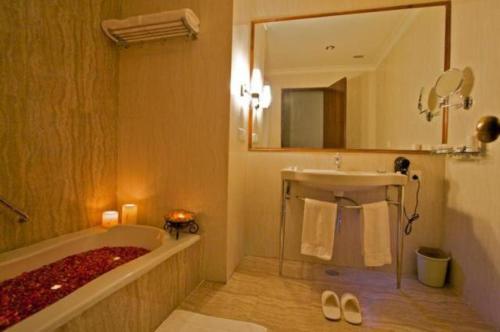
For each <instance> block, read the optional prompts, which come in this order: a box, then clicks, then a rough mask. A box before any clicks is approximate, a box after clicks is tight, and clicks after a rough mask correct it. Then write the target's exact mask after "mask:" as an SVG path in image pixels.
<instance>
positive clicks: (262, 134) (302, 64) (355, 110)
mask: <svg viewBox="0 0 500 332" xmlns="http://www.w3.org/2000/svg"><path fill="white" fill-rule="evenodd" d="M251 43H252V44H251V51H250V52H251V56H250V58H251V65H252V83H251V87H250V89H248V90H249V91H248V92H249V93H253V94H252V96H253V98H254V99H256V101H255V102H252V105H251V107H250V112H249V117H250V118H249V129H250V130H249V147H250V149H251V150H270V151H276V150H305V151H310V150H319V151H321V150H323V149H335V150H373V151H381V150H407V151H409V150H424V151H425V150H428V149H430V147H431V146H433V145H437V144H441V143H446V140H447V125H448V124H447V116H448V114H447V112H443V113H442V114H441V116H442V119H441V120H442V121H432V122H428V121H426V119H425V116H422V115H421V114H419V111H418V109H417V103H418V97H419V93H420V90H421V88H422V87H423V86H426V85H427V86H428V85H429V84H432V83H433V81H434V80H435V78H436V77H438V76H439V74H440V73H442V72H443V71H445V70H447V69H448V68H449V58H450V54H449V52H450V3H449V2H440V3H433V4H422V5H408V6H399V7H390V8H376V9H369V10H363V11H356V12H345V13H330V14H320V15H312V16H304V17H285V18H273V19H263V20H258V21H254V22H252V41H251ZM255 86H259V87H258V88H255ZM263 86H265V88H262V87H263ZM256 96H257V97H258V98H255V97H256ZM270 97H272V98H270ZM258 99H260V100H258ZM264 99H265V101H264Z"/></svg>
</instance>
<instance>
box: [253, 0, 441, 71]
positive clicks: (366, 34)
mask: <svg viewBox="0 0 500 332" xmlns="http://www.w3.org/2000/svg"><path fill="white" fill-rule="evenodd" d="M429 10H442V11H443V14H444V10H443V9H442V8H440V7H430V8H424V9H422V8H417V9H403V10H392V11H383V12H373V13H361V14H352V15H340V16H328V17H321V18H309V19H300V20H290V21H281V22H272V23H264V28H265V30H266V38H263V40H265V39H267V42H266V60H265V69H266V73H267V74H272V73H273V72H275V73H279V72H287V71H292V72H294V71H295V72H296V71H301V70H311V69H313V68H325V67H330V69H335V68H336V67H342V68H343V69H346V68H351V69H353V70H356V69H362V68H364V69H370V68H372V69H373V68H375V67H376V66H377V65H378V64H379V63H380V61H381V60H382V59H383V58H384V57H385V56H386V55H387V53H388V52H389V51H390V49H391V48H392V46H393V45H394V44H395V43H396V42H397V40H398V39H399V38H400V36H401V35H402V34H403V33H404V31H405V30H406V29H407V27H408V26H410V25H411V22H412V21H413V19H414V18H415V16H416V15H417V14H419V13H421V12H424V11H429ZM258 42H259V40H256V43H258ZM328 45H334V46H335V48H334V49H333V50H326V49H325V48H326V47H327V46H328ZM356 55H363V58H354V56H356Z"/></svg>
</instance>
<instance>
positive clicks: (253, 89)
mask: <svg viewBox="0 0 500 332" xmlns="http://www.w3.org/2000/svg"><path fill="white" fill-rule="evenodd" d="M245 95H248V96H250V98H251V100H252V107H253V108H254V109H256V110H257V109H266V108H269V106H271V101H272V96H271V87H270V86H269V85H264V84H263V81H262V73H261V72H260V70H259V69H254V70H253V71H252V79H251V81H250V89H248V88H247V86H245V85H244V84H243V85H242V86H241V89H240V96H242V97H244V96H245Z"/></svg>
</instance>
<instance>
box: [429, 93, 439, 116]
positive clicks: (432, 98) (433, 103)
mask: <svg viewBox="0 0 500 332" xmlns="http://www.w3.org/2000/svg"><path fill="white" fill-rule="evenodd" d="M437 105H438V96H437V94H436V88H432V89H431V91H429V97H428V98H427V108H429V111H434V110H435V109H436V107H437Z"/></svg>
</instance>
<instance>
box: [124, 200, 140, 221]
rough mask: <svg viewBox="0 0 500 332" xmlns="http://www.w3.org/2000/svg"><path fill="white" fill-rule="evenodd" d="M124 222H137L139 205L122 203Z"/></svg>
mask: <svg viewBox="0 0 500 332" xmlns="http://www.w3.org/2000/svg"><path fill="white" fill-rule="evenodd" d="M122 224H137V205H135V204H123V205H122Z"/></svg>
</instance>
